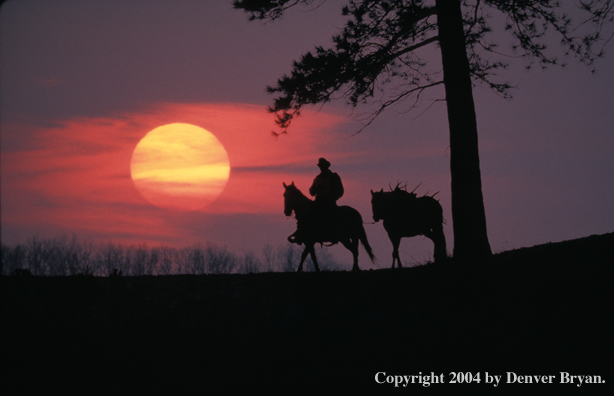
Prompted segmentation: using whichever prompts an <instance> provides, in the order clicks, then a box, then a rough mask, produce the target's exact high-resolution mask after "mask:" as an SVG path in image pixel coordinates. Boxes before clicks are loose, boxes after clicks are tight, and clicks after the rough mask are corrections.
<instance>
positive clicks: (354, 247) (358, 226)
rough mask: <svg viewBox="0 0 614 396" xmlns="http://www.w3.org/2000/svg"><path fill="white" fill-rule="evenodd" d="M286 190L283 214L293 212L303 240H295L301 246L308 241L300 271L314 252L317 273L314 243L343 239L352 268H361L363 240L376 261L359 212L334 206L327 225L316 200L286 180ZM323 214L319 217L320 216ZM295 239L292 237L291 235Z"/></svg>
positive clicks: (313, 258) (334, 242) (333, 241)
mask: <svg viewBox="0 0 614 396" xmlns="http://www.w3.org/2000/svg"><path fill="white" fill-rule="evenodd" d="M283 185H284V188H285V191H284V214H285V215H286V216H291V215H292V212H294V214H295V217H296V222H297V230H298V231H297V232H300V233H301V234H300V235H301V238H300V241H296V242H295V243H298V244H299V245H300V244H301V243H304V244H305V250H303V253H302V254H301V262H300V264H299V266H298V269H297V272H301V271H302V270H303V262H304V261H305V259H306V258H307V254H310V255H311V259H312V261H313V265H314V267H315V270H316V271H317V272H319V271H320V268H319V267H318V262H317V260H316V254H315V250H314V246H315V244H316V243H320V244H324V243H330V244H331V245H334V244H336V243H338V242H341V244H342V245H343V246H345V248H346V249H348V250H349V251H350V252H352V256H353V258H354V264H353V266H352V271H359V270H360V268H359V267H358V245H359V242H362V246H363V247H364V248H365V250H366V251H367V254H368V255H369V258H370V259H371V262H375V256H374V255H373V251H372V250H371V246H370V245H369V241H368V240H367V234H366V233H365V229H364V227H363V225H362V224H363V223H362V216H361V215H360V213H359V212H358V211H357V210H356V209H354V208H352V207H349V206H335V208H334V210H333V211H332V219H331V220H332V221H328V224H326V225H328V227H327V226H326V225H323V224H322V219H321V217H322V215H321V214H320V215H319V216H318V213H317V208H314V205H316V203H315V202H314V201H312V200H311V199H310V198H308V197H306V196H305V195H304V194H303V193H302V192H301V191H300V190H299V189H298V188H297V187H296V186H295V185H294V182H292V184H290V185H287V184H286V183H283ZM318 217H320V218H318ZM289 240H290V241H291V242H292V240H291V239H290V238H289Z"/></svg>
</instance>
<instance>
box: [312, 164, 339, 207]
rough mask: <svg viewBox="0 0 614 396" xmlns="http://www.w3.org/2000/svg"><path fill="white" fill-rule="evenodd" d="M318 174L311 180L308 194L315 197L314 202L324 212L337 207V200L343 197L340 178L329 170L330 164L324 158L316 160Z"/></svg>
mask: <svg viewBox="0 0 614 396" xmlns="http://www.w3.org/2000/svg"><path fill="white" fill-rule="evenodd" d="M317 165H318V168H320V174H319V175H317V176H316V178H315V179H313V184H312V185H311V187H310V188H309V194H311V195H312V196H314V197H316V199H315V202H316V204H318V206H320V208H322V209H323V210H324V211H326V209H329V208H331V207H334V206H336V205H337V200H338V199H339V198H341V197H342V196H343V192H344V190H343V184H342V183H341V178H340V177H339V175H338V174H337V173H335V172H332V171H331V170H330V162H328V161H327V160H326V159H325V158H320V159H319V160H318V164H317Z"/></svg>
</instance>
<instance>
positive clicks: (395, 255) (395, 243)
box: [388, 235, 403, 268]
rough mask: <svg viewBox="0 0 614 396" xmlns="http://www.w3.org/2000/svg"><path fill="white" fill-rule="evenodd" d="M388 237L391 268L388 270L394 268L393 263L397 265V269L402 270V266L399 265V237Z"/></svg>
mask: <svg viewBox="0 0 614 396" xmlns="http://www.w3.org/2000/svg"><path fill="white" fill-rule="evenodd" d="M388 236H389V237H390V242H392V267H390V268H394V263H395V262H396V263H397V264H398V266H399V268H403V266H402V265H401V259H400V258H399V246H400V245H401V237H400V236H397V235H395V236H392V235H388Z"/></svg>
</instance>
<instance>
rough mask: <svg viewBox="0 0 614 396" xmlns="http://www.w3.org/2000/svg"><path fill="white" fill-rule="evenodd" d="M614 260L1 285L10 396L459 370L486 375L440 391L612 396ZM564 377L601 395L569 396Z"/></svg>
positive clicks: (500, 260)
mask: <svg viewBox="0 0 614 396" xmlns="http://www.w3.org/2000/svg"><path fill="white" fill-rule="evenodd" d="M613 246H614V234H607V235H600V236H591V237H588V238H583V239H578V240H574V241H567V242H561V243H551V244H546V245H541V246H536V247H532V248H526V249H518V250H514V251H509V252H504V253H501V254H498V255H496V256H495V257H494V258H493V259H492V262H490V263H488V264H485V265H482V266H460V265H454V264H453V263H450V264H448V265H442V266H435V265H428V266H423V267H417V268H410V269H403V270H378V271H364V272H360V273H350V272H324V273H320V274H315V273H302V274H288V273H263V274H253V275H204V276H190V275H175V276H157V277H153V276H152V277H115V278H97V277H86V276H73V277H28V276H11V277H0V297H1V317H2V320H1V324H0V329H1V337H0V339H1V341H0V342H1V350H0V356H1V358H0V359H1V361H2V370H1V371H0V373H1V376H2V378H1V382H2V388H4V389H10V390H12V392H7V393H5V392H2V394H3V395H4V394H7V395H8V394H21V393H23V394H26V393H31V392H32V391H38V392H39V393H40V392H41V391H43V392H45V393H49V392H50V391H52V390H55V389H59V390H61V391H62V394H66V393H67V392H68V393H79V394H89V393H91V392H92V391H94V390H106V391H107V392H108V393H109V394H110V393H111V392H120V393H122V394H125V393H129V392H130V393H139V394H146V393H148V392H152V391H161V392H163V393H166V394H177V395H181V394H185V393H186V392H187V391H188V390H191V391H193V392H194V393H198V394H237V393H238V392H241V393H256V391H258V390H269V389H296V390H303V391H312V392H311V394H321V393H335V391H340V394H352V393H366V394H380V393H382V392H385V391H390V392H391V393H399V392H422V391H431V390H436V389H437V387H439V388H441V386H442V385H437V384H435V385H432V386H430V387H428V388H426V387H423V386H422V385H420V384H409V386H408V387H409V388H411V390H410V389H406V390H402V389H394V388H393V386H392V385H389V384H381V385H380V384H377V383H376V382H375V375H376V373H378V372H386V373H387V374H398V375H412V374H418V373H419V372H421V373H423V374H430V373H431V372H433V373H435V374H436V375H439V374H444V379H445V381H446V383H447V382H449V380H450V379H451V377H450V375H449V373H450V372H452V371H454V372H472V373H474V374H477V373H478V372H479V373H481V383H480V384H473V385H467V384H456V385H451V384H448V385H446V386H448V387H452V386H454V388H453V389H458V390H460V389H459V387H472V389H474V390H479V389H483V390H487V391H491V392H492V387H493V385H492V384H485V383H484V380H485V372H486V371H487V372H489V373H490V374H496V375H503V379H502V382H505V375H506V372H508V371H509V372H512V371H513V372H515V373H517V374H523V375H555V376H556V378H555V381H554V384H552V385H522V384H505V383H502V384H500V385H499V388H501V387H505V388H508V389H512V390H514V391H516V392H521V391H526V389H528V388H527V386H533V387H537V388H538V390H546V391H556V390H557V389H558V388H559V387H565V388H566V390H569V391H577V392H582V394H586V393H593V392H597V391H600V392H603V391H604V390H605V389H606V388H605V387H606V386H608V388H609V389H611V384H612V383H614V378H612V371H611V370H610V369H609V367H611V362H612V334H613V333H612V329H613V326H612V312H613V311H612V303H611V300H612V298H611V297H612V292H611V290H612V287H611V279H612V278H611V276H610V273H611V266H612V264H614V252H613V250H612V247H613ZM561 371H564V372H569V373H571V374H573V375H580V374H581V375H600V376H601V378H602V379H603V380H604V381H605V382H606V383H605V384H599V385H595V384H583V385H582V386H581V387H577V386H576V384H575V383H574V384H573V385H570V384H565V385H559V384H558V382H559V377H560V373H559V372H561ZM380 378H381V379H384V378H385V377H384V376H381V377H380ZM576 382H577V381H576ZM221 390H224V391H221ZM213 391H215V392H213ZM289 394H293V393H289Z"/></svg>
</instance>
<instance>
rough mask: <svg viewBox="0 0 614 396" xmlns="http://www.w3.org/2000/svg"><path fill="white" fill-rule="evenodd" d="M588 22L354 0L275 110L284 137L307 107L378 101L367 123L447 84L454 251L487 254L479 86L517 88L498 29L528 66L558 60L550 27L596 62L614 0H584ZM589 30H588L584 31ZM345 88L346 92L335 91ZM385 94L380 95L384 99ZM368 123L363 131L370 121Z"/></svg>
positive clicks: (556, 15)
mask: <svg viewBox="0 0 614 396" xmlns="http://www.w3.org/2000/svg"><path fill="white" fill-rule="evenodd" d="M321 3H322V0H316V1H314V0H235V1H234V7H235V8H237V9H242V10H244V11H246V12H247V13H248V14H249V17H250V19H251V20H254V19H260V20H275V19H277V18H280V17H281V16H282V15H283V13H284V12H285V11H286V10H287V9H289V8H291V7H293V6H296V5H305V6H312V7H314V8H317V6H318V5H319V4H321ZM577 5H578V8H579V9H580V11H583V12H584V13H585V14H584V15H585V18H584V19H581V20H580V23H577V24H575V25H573V24H572V20H571V19H570V18H569V17H568V16H567V15H566V14H565V13H564V10H563V6H561V5H560V4H559V3H558V2H556V1H551V0H473V1H469V0H466V1H465V0H431V1H428V0H425V1H421V0H348V2H347V5H345V6H344V7H343V9H342V13H343V15H344V16H346V17H347V23H346V25H345V27H344V28H343V30H342V31H341V34H340V35H338V36H334V37H333V42H334V46H333V47H332V48H329V49H325V48H323V47H316V49H315V54H314V53H311V52H309V53H307V54H305V55H303V56H302V58H301V59H300V60H299V61H296V62H294V66H293V70H292V72H291V74H290V75H289V76H287V75H286V76H283V77H282V78H280V79H279V80H278V81H277V85H276V86H274V87H268V88H267V90H268V92H269V93H272V94H278V96H277V97H276V98H275V99H274V102H273V105H272V106H270V107H269V110H270V111H271V112H274V113H276V114H277V124H278V125H279V126H280V127H281V129H282V132H281V133H285V132H286V130H287V128H288V126H289V125H290V123H291V121H292V120H293V119H294V118H295V117H296V116H298V115H299V114H300V111H301V109H302V108H303V106H304V105H309V104H319V103H326V102H328V101H330V100H332V99H336V98H345V99H346V100H347V101H348V103H349V104H350V105H351V106H354V107H355V106H357V105H359V104H367V103H370V104H374V105H375V106H376V107H375V110H374V111H372V112H371V113H368V114H367V116H366V118H364V126H367V125H369V124H370V123H371V122H372V121H373V120H374V119H375V117H377V116H378V115H379V114H380V113H381V112H382V111H384V110H386V109H387V108H388V107H390V106H393V105H395V104H397V103H399V102H401V101H404V100H407V99H410V98H413V100H416V101H417V100H419V99H420V95H421V93H422V92H423V91H424V90H425V89H428V88H432V87H435V86H438V85H442V84H443V86H444V92H445V101H446V105H447V112H448V123H449V130H450V157H451V158H450V169H451V181H452V186H451V191H452V220H453V232H454V257H456V258H458V259H461V260H480V259H482V258H484V257H488V256H490V255H491V249H490V244H489V242H488V236H487V230H486V217H485V211H484V203H483V197H482V182H481V175H480V161H479V153H478V132H477V122H476V115H475V108H474V102H473V92H472V84H473V83H486V84H487V85H488V86H489V87H490V88H492V89H493V90H495V91H496V92H497V93H499V94H502V95H503V96H508V95H509V89H510V88H511V87H510V85H509V84H508V83H506V82H500V81H497V78H496V75H497V72H498V71H499V70H501V69H504V68H505V67H506V66H507V65H506V63H505V62H503V61H501V60H499V59H501V57H500V56H498V55H501V53H500V52H499V50H498V48H497V46H496V44H495V43H494V42H492V41H490V39H491V38H492V37H491V35H490V33H491V32H492V29H491V24H492V25H493V26H498V27H501V28H503V29H504V30H505V32H507V33H508V34H509V36H510V38H511V44H512V50H513V51H514V54H517V53H519V55H518V56H520V57H524V58H525V59H527V60H528V64H527V66H530V65H531V64H535V63H537V64H539V65H541V66H542V67H547V66H548V65H554V64H558V60H557V58H556V56H554V55H552V54H550V52H549V51H548V47H547V45H546V40H547V36H546V33H549V32H553V33H554V34H555V35H556V36H558V38H560V41H561V44H562V46H563V48H564V52H565V54H566V55H567V54H572V55H574V56H576V57H578V58H579V60H580V61H581V62H583V63H585V64H587V65H591V64H592V62H593V61H594V60H595V59H597V58H599V57H600V56H601V49H602V48H603V45H604V44H605V43H606V42H608V41H609V40H610V39H611V36H610V37H605V38H604V37H602V30H603V28H604V26H605V24H606V23H607V22H611V21H612V16H613V11H612V7H613V2H612V0H579V2H577ZM582 31H583V32H582ZM435 43H438V44H439V47H440V49H441V62H442V68H443V76H441V69H440V67H439V66H436V65H432V64H429V62H426V61H424V60H423V59H422V58H421V57H420V50H421V49H422V48H424V47H425V46H427V45H430V44H435ZM335 94H337V96H335ZM377 98H380V99H377ZM363 128H364V127H363Z"/></svg>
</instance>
